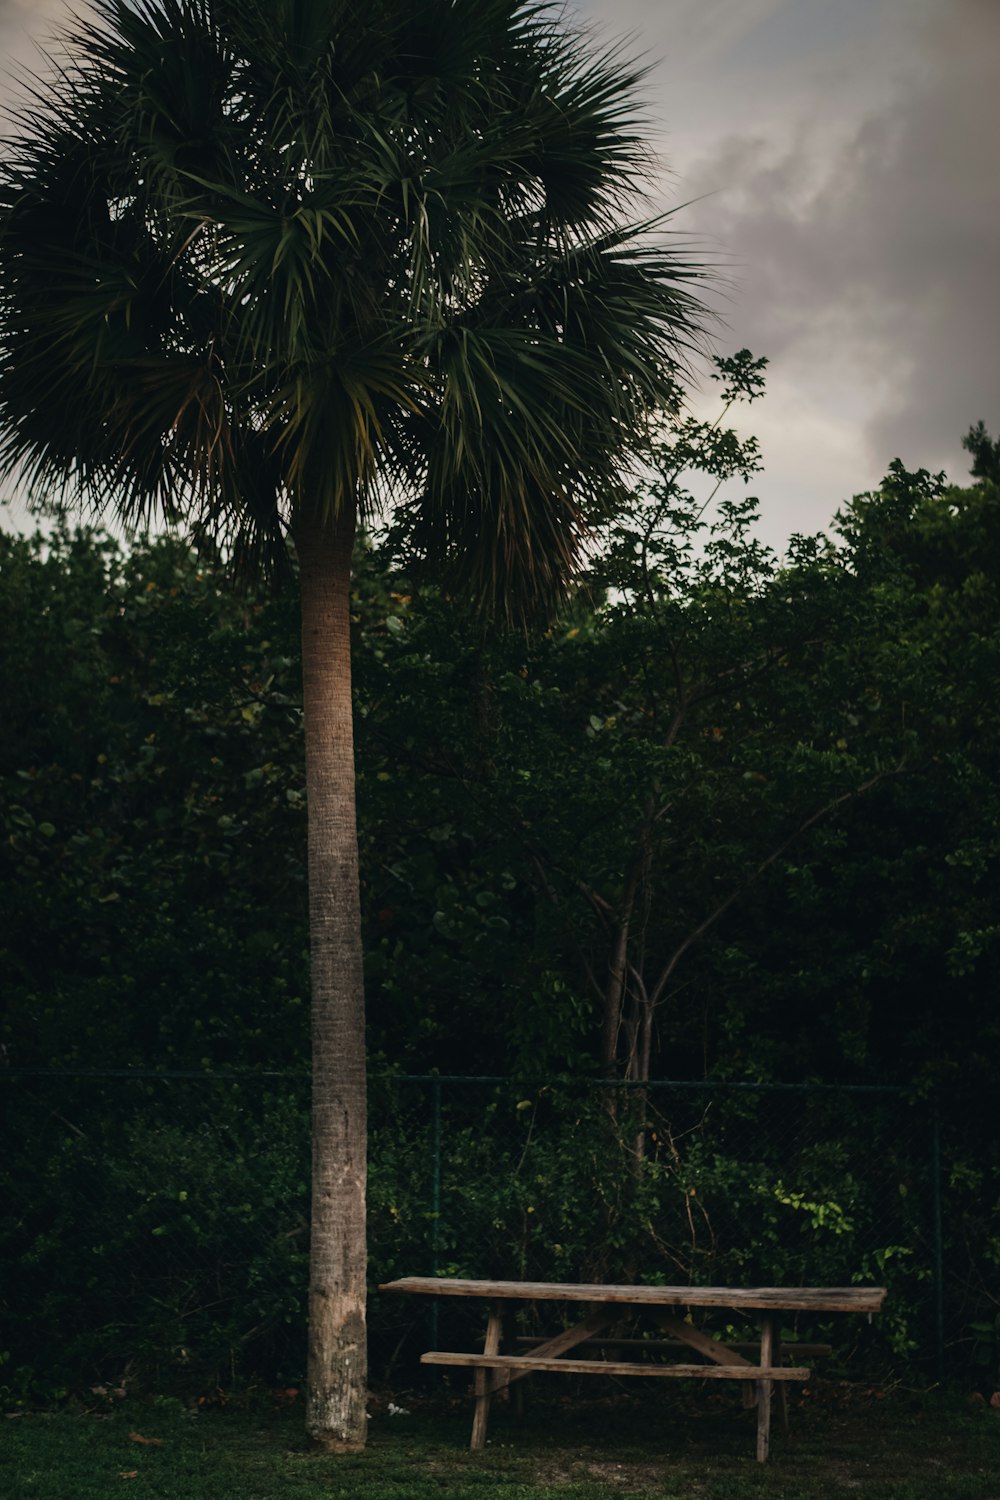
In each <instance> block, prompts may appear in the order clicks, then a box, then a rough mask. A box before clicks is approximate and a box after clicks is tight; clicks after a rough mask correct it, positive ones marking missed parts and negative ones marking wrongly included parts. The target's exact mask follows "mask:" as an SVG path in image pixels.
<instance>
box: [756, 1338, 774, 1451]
mask: <svg viewBox="0 0 1000 1500" xmlns="http://www.w3.org/2000/svg"><path fill="white" fill-rule="evenodd" d="M773 1355H774V1316H773V1314H771V1313H765V1314H764V1316H763V1317H762V1318H761V1324H760V1363H761V1367H762V1368H763V1369H768V1367H769V1366H770V1365H771V1363H772V1359H773ZM769 1373H771V1372H770V1371H769ZM773 1389H774V1381H773V1380H772V1379H768V1378H766V1377H764V1378H762V1379H760V1380H759V1381H758V1382H757V1462H758V1463H759V1464H762V1463H765V1462H766V1461H767V1455H768V1453H769V1451H770V1446H771V1392H772V1391H773Z"/></svg>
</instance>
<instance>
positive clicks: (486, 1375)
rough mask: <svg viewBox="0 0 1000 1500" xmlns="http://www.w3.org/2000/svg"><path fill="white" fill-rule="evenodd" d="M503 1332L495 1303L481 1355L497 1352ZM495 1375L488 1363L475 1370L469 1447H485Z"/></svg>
mask: <svg viewBox="0 0 1000 1500" xmlns="http://www.w3.org/2000/svg"><path fill="white" fill-rule="evenodd" d="M502 1332H503V1314H502V1313H501V1311H500V1308H499V1306H498V1305H497V1304H494V1305H493V1306H492V1307H491V1308H490V1316H489V1321H488V1322H487V1324H486V1338H485V1339H484V1340H483V1356H484V1358H486V1359H489V1357H490V1356H491V1355H494V1354H496V1353H497V1351H498V1350H499V1348H500V1337H501V1334H502ZM495 1378H496V1377H495V1376H494V1375H493V1374H492V1373H491V1371H490V1367H489V1366H488V1365H481V1366H480V1367H479V1369H477V1370H476V1380H475V1391H476V1408H475V1411H474V1412H473V1414H472V1437H471V1439H470V1441H469V1447H470V1448H485V1446H486V1428H487V1426H488V1424H489V1420H490V1399H491V1397H492V1395H493V1383H494V1380H495Z"/></svg>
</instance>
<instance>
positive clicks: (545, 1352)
mask: <svg viewBox="0 0 1000 1500" xmlns="http://www.w3.org/2000/svg"><path fill="white" fill-rule="evenodd" d="M617 1315H618V1310H617V1308H614V1307H612V1308H608V1309H602V1310H601V1311H599V1312H594V1313H591V1315H590V1317H589V1318H584V1319H583V1320H582V1322H580V1323H574V1324H573V1327H572V1328H564V1329H563V1330H562V1332H561V1333H557V1334H554V1335H553V1336H552V1338H550V1339H544V1340H543V1341H542V1342H541V1343H540V1344H539V1345H538V1347H537V1349H536V1351H535V1353H534V1354H533V1355H530V1356H525V1355H514V1356H512V1358H513V1359H514V1360H515V1361H516V1360H518V1359H523V1358H526V1357H528V1358H531V1359H553V1358H555V1356H556V1355H557V1354H565V1353H566V1352H567V1350H569V1349H575V1348H576V1347H577V1345H578V1344H584V1343H587V1342H588V1340H590V1339H591V1338H593V1336H594V1335H595V1334H598V1333H600V1332H601V1331H602V1330H603V1329H605V1328H607V1326H608V1324H609V1323H610V1322H612V1321H613V1320H614V1318H616V1317H617ZM530 1374H531V1371H530V1370H528V1369H524V1370H519V1369H518V1368H517V1366H516V1364H514V1365H512V1366H511V1368H510V1370H509V1371H508V1374H507V1381H508V1384H510V1383H512V1382H513V1381H515V1380H523V1379H524V1377H525V1375H530Z"/></svg>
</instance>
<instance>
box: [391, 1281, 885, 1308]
mask: <svg viewBox="0 0 1000 1500" xmlns="http://www.w3.org/2000/svg"><path fill="white" fill-rule="evenodd" d="M379 1291H380V1292H417V1293H423V1294H425V1295H429V1296H433V1297H490V1298H497V1299H500V1298H512V1299H521V1300H523V1301H530V1302H535V1301H538V1302H622V1303H627V1304H628V1305H629V1306H632V1307H731V1308H734V1309H737V1308H741V1307H747V1308H765V1309H770V1310H771V1311H774V1312H779V1311H780V1312H846V1313H858V1312H860V1313H872V1312H878V1311H879V1309H880V1308H881V1306H882V1303H883V1302H884V1301H885V1287H883V1286H749V1287H735V1286H607V1285H604V1284H602V1283H596V1282H587V1281H583V1282H558V1281H466V1280H462V1279H458V1278H454V1277H446V1276H403V1277H401V1278H400V1280H398V1281H386V1282H384V1283H383V1284H382V1285H381V1286H380V1287H379Z"/></svg>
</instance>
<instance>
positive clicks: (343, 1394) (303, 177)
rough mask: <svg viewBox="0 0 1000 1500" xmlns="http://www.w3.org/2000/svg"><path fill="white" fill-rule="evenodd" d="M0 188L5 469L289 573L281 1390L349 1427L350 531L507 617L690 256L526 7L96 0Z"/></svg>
mask: <svg viewBox="0 0 1000 1500" xmlns="http://www.w3.org/2000/svg"><path fill="white" fill-rule="evenodd" d="M97 16H98V24H96V25H89V24H87V23H84V24H83V25H81V26H80V27H79V28H78V29H77V30H76V32H75V33H73V34H72V36H71V37H70V44H71V45H70V58H71V60H70V61H68V62H67V63H66V64H65V66H64V67H63V68H62V69H61V70H60V72H59V75H58V77H57V78H56V79H55V80H54V81H53V82H49V83H45V82H42V83H40V84H39V85H38V87H37V90H36V94H35V96H34V99H33V101H32V103H31V105H30V107H29V108H28V109H27V110H26V111H25V114H24V118H23V120H22V127H23V129H22V135H21V138H20V140H19V142H18V144H17V145H16V146H15V147H14V149H13V150H12V152H11V154H10V156H9V159H8V161H7V163H6V164H5V167H4V169H3V174H2V184H0V325H2V334H0V340H2V342H0V424H2V427H3V437H2V439H0V472H4V473H7V474H10V473H15V472H16V473H19V474H20V475H22V476H23V477H24V478H25V480H26V482H27V483H28V484H29V485H30V486H31V487H32V488H33V489H34V490H35V491H45V490H46V489H51V488H52V487H53V486H56V487H61V488H62V490H63V491H64V492H67V493H68V494H70V495H72V496H74V497H75V498H77V499H82V500H85V501H90V502H93V503H94V504H96V505H97V506H98V507H110V508H112V509H113V510H115V511H116V512H117V513H118V515H119V516H120V517H121V518H123V519H124V520H125V521H126V522H127V523H134V522H136V521H142V520H145V519H148V518H150V517H152V516H154V515H160V516H163V517H165V518H166V519H167V520H170V521H174V520H176V521H185V522H186V523H188V524H189V525H190V526H191V528H192V530H193V531H194V533H195V535H197V536H200V537H202V538H203V539H209V540H211V541H212V542H213V544H215V545H218V546H223V547H225V548H228V549H229V550H230V551H231V554H232V557H233V560H234V563H235V564H236V566H237V567H238V568H239V569H241V570H242V571H243V572H244V573H247V574H254V573H257V574H259V573H262V572H263V573H270V574H272V575H278V574H281V573H282V572H284V571H286V570H287V566H288V554H287V551H286V538H289V537H290V538H291V539H292V541H293V542H294V554H295V558H296V561H297V568H298V576H299V585H300V590H301V615H302V662H303V679H304V711H305V736H306V782H307V800H308V827H309V834H308V850H309V853H308V873H309V886H310V926H311V987H312V1017H313V1031H312V1036H313V1069H314V1090H313V1111H314V1119H313V1124H314V1144H313V1222H312V1241H311V1261H312V1289H311V1294H310V1352H309V1411H308V1417H307V1426H308V1429H309V1431H310V1433H311V1434H312V1435H313V1437H314V1438H315V1439H317V1440H318V1441H321V1442H323V1443H324V1444H326V1445H327V1446H329V1447H331V1448H335V1449H344V1450H350V1449H354V1448H357V1447H358V1446H359V1445H360V1444H361V1443H363V1441H364V1431H365V1312H364V1290H365V1232H364V1204H365V1076H364V1012H363V986H362V963H361V944H360V935H359V898H358V874H357V840H356V831H355V801H354V760H353V730H352V715H351V689H350V641H349V626H350V577H351V554H352V545H353V541H354V535H355V529H356V524H357V521H358V518H359V516H364V515H366V514H368V513H370V512H373V511H375V510H377V509H378V507H379V505H380V504H382V503H385V502H387V501H389V500H391V501H393V502H394V503H395V504H397V505H398V506H399V507H400V508H401V512H402V514H403V516H404V517H405V520H406V524H407V527H408V531H409V535H410V537H411V540H412V543H413V545H414V547H415V548H416V549H417V550H418V551H419V552H420V553H421V554H422V555H423V556H425V557H426V558H427V559H429V560H434V561H437V562H438V563H440V564H442V565H444V566H445V568H446V569H447V570H448V571H449V572H450V574H451V576H452V577H453V578H454V579H455V580H456V581H457V582H459V583H461V584H462V585H464V586H465V587H466V588H467V589H468V590H469V591H470V593H471V594H472V595H473V597H474V598H475V599H476V600H477V601H478V602H479V604H480V606H481V607H482V608H483V609H484V610H485V611H487V612H489V613H492V614H493V615H495V616H497V617H500V618H503V619H514V618H517V617H518V616H519V615H521V614H523V613H524V612H525V611H530V610H531V609H533V608H536V607H539V606H544V605H545V604H546V603H547V602H548V601H549V600H551V599H552V598H553V596H555V595H556V594H558V592H559V590H560V588H561V587H562V586H563V584H564V582H565V580H566V578H567V577H568V575H569V574H570V573H571V571H572V569H573V567H574V565H575V563H576V561H577V558H578V556H579V554H580V550H581V547H582V545H583V542H584V538H585V536H586V535H587V532H588V529H589V527H590V526H592V525H593V524H594V523H595V522H596V521H598V520H599V519H600V518H601V517H602V516H604V515H606V514H607V512H608V510H609V508H610V507H611V506H612V505H613V502H614V500H615V497H616V496H617V495H618V493H619V492H620V487H621V483H622V479H623V475H624V472H625V467H626V465H627V461H628V455H629V452H630V450H631V448H632V447H633V445H634V444H635V442H636V440H637V438H638V437H639V435H640V433H641V431H642V429H643V427H644V424H645V423H646V421H647V418H648V416H649V414H650V413H651V412H653V411H655V410H656V409H657V408H659V407H661V406H663V405H665V404H670V403H673V402H675V401H676V398H677V385H676V375H677V363H678V358H679V355H680V354H681V352H682V351H683V350H684V349H685V348H686V347H687V346H688V345H689V344H690V343H691V341H692V339H694V338H695V336H696V333H697V327H698V321H699V315H698V310H697V303H696V301H695V299H694V297H693V295H692V292H691V289H690V282H691V279H692V278H693V277H695V276H697V275H698V274H700V273H699V272H698V271H697V269H696V268H695V267H693V266H692V265H691V264H689V263H685V262H684V261H683V260H682V259H680V258H678V257H677V256H676V255H675V254H672V253H670V252H669V250H665V249H663V248H662V247H660V246H657V245H656V244H655V243H653V241H652V239H651V236H650V231H651V230H652V229H654V228H657V227H659V221H653V222H643V223H633V222H626V215H627V213H628V211H629V210H630V208H631V205H633V204H634V203H635V202H636V201H637V199H636V195H637V193H638V190H639V188H640V187H641V185H642V182H643V180H644V172H645V167H646V157H645V152H644V148H643V144H642V138H641V131H640V127H639V123H638V117H637V109H636V88H637V84H638V82H639V78H640V76H641V75H640V74H639V73H638V72H637V71H636V69H635V68H634V67H633V66H631V65H630V64H629V63H628V62H627V60H625V59H624V58H623V57H622V55H621V54H620V53H617V52H612V53H606V54H598V53H596V52H594V51H591V50H589V49H588V47H587V46H586V45H584V44H583V43H582V42H581V40H580V38H579V37H578V36H577V35H575V34H573V33H571V32H570V31H568V30H567V29H566V27H565V24H564V21H563V18H562V16H561V13H560V12H559V11H558V9H557V8H556V7H553V6H550V5H548V4H546V3H541V4H535V3H520V0H425V3H422V4H421V5H419V6H414V5H413V4H412V0H372V3H369V4H366V5H361V4H359V3H357V0H138V3H128V0H97Z"/></svg>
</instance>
